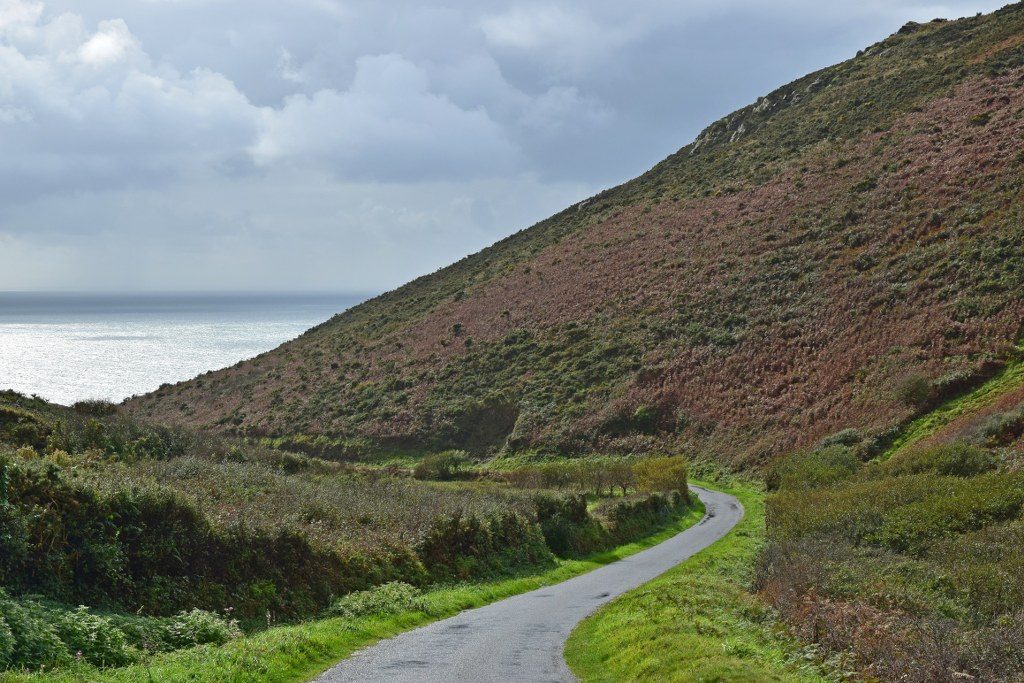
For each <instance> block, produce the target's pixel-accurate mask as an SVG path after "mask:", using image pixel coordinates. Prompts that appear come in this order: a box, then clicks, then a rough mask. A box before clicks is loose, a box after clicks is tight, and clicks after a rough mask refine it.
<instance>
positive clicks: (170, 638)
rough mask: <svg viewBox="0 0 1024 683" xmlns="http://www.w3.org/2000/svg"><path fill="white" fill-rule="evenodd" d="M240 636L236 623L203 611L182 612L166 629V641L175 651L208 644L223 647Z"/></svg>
mask: <svg viewBox="0 0 1024 683" xmlns="http://www.w3.org/2000/svg"><path fill="white" fill-rule="evenodd" d="M240 635H241V632H240V631H239V629H238V623H237V622H236V621H234V620H233V619H232V620H228V619H225V618H223V617H221V616H218V615H216V614H214V613H213V612H207V611H205V610H201V609H193V610H191V611H189V612H180V613H179V614H177V615H176V616H174V617H172V618H171V619H170V620H169V621H168V623H167V625H166V626H165V627H164V640H165V641H166V642H167V643H168V644H170V645H171V646H172V647H173V648H175V649H178V648H184V647H194V646H196V645H207V644H211V645H223V644H224V643H226V642H228V641H229V640H233V639H234V638H237V637H239V636H240Z"/></svg>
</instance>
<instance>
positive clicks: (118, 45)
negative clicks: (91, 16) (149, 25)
mask: <svg viewBox="0 0 1024 683" xmlns="http://www.w3.org/2000/svg"><path fill="white" fill-rule="evenodd" d="M136 49H138V41H136V40H135V36H133V35H132V34H131V31H129V30H128V25H127V24H125V23H124V21H123V20H121V19H113V20H110V21H104V22H101V23H100V27H99V30H98V31H97V32H96V33H95V34H93V36H92V37H91V38H89V40H87V41H85V43H83V44H82V47H81V48H79V50H78V55H79V57H80V58H81V59H82V61H83V62H85V63H86V64H91V65H94V66H103V65H105V64H111V63H113V62H117V61H120V60H121V59H122V58H123V57H125V56H126V55H127V54H128V53H129V52H131V51H133V50H136Z"/></svg>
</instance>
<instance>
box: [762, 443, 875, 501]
mask: <svg viewBox="0 0 1024 683" xmlns="http://www.w3.org/2000/svg"><path fill="white" fill-rule="evenodd" d="M859 468H860V460H859V459H858V458H857V456H856V455H855V454H854V451H853V450H852V449H851V448H849V447H847V446H842V445H833V446H828V447H826V448H821V449H818V450H816V451H810V452H808V453H797V454H795V455H791V456H789V457H788V458H785V459H783V460H781V461H780V462H778V463H776V464H775V465H774V466H773V467H772V468H771V469H770V470H769V471H768V474H767V476H766V477H765V483H766V485H767V486H768V489H769V490H772V491H776V490H780V489H781V490H793V489H813V488H820V487H822V486H828V485H831V484H834V483H836V482H839V481H843V480H845V479H849V478H850V477H851V476H853V475H854V474H855V473H856V472H857V470H858V469H859Z"/></svg>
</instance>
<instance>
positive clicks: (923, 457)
mask: <svg viewBox="0 0 1024 683" xmlns="http://www.w3.org/2000/svg"><path fill="white" fill-rule="evenodd" d="M997 464H998V463H997V461H996V458H995V456H994V455H992V454H991V453H989V452H988V451H986V450H984V449H982V448H978V447H977V446H971V445H969V444H966V443H962V442H956V443H949V444H941V445H938V446H932V447H929V448H915V449H910V450H905V451H902V452H900V453H897V454H896V455H894V456H892V457H891V458H890V459H889V460H887V461H886V462H884V463H883V464H882V465H881V466H880V467H879V469H880V470H882V471H883V472H885V473H886V474H888V475H890V476H899V475H903V474H920V473H922V472H935V473H936V474H942V475H945V476H949V477H973V476H975V475H978V474H982V473H984V472H990V471H992V470H994V469H995V468H996V465H997Z"/></svg>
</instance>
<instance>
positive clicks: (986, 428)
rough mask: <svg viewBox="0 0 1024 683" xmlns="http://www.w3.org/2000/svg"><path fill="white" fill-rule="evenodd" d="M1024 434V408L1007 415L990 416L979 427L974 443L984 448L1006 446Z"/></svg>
mask: <svg viewBox="0 0 1024 683" xmlns="http://www.w3.org/2000/svg"><path fill="white" fill-rule="evenodd" d="M1022 434H1024V406H1020V407H1018V408H1017V409H1015V410H1011V411H1009V412H1005V413H997V414H995V415H990V416H989V417H988V418H987V419H985V421H984V422H982V423H981V424H980V425H978V426H977V427H976V428H975V429H974V430H973V434H972V437H973V438H972V441H977V442H978V443H979V444H980V445H982V446H993V447H997V446H1005V445H1007V444H1009V443H1011V442H1012V441H1014V440H1015V439H1017V438H1019V437H1020V436H1021V435H1022Z"/></svg>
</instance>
